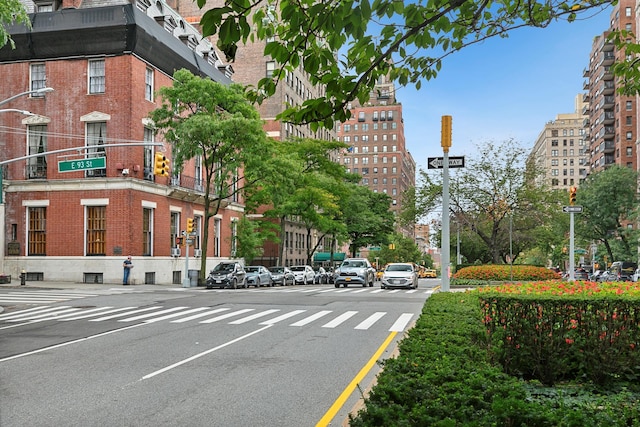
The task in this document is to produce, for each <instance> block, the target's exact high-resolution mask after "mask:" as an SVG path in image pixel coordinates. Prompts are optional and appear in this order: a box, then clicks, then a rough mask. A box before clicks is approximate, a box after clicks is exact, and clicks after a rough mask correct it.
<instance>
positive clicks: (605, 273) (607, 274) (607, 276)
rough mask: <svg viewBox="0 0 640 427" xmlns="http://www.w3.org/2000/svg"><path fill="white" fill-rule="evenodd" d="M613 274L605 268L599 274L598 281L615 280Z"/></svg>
mask: <svg viewBox="0 0 640 427" xmlns="http://www.w3.org/2000/svg"><path fill="white" fill-rule="evenodd" d="M613 281H614V279H613V275H612V274H611V272H610V271H609V270H605V271H603V272H602V274H600V275H599V276H598V282H613Z"/></svg>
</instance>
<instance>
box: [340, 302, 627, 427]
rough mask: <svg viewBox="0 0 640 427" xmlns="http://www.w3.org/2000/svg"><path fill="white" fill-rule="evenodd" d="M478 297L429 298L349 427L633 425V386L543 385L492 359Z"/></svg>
mask: <svg viewBox="0 0 640 427" xmlns="http://www.w3.org/2000/svg"><path fill="white" fill-rule="evenodd" d="M490 347H491V345H490V342H489V339H488V335H487V331H486V328H485V326H484V325H483V318H482V312H481V309H480V300H479V297H478V294H476V293H475V292H472V293H456V292H451V293H439V294H435V295H433V296H431V298H429V300H428V301H427V303H426V304H425V306H424V309H423V313H422V315H421V316H420V318H419V319H418V321H417V323H416V325H415V327H414V328H412V329H411V330H410V331H409V334H408V336H407V337H406V338H404V339H403V340H402V341H401V342H400V344H399V350H400V351H399V355H398V357H397V358H395V359H387V360H386V361H385V362H384V363H383V366H384V370H383V371H382V372H381V373H380V375H379V376H378V382H377V384H376V385H375V386H374V387H373V389H372V390H371V393H370V395H369V396H368V397H367V398H366V399H365V407H364V409H362V410H361V411H359V412H358V414H357V415H355V416H350V417H349V418H350V420H349V421H350V425H351V426H352V427H380V426H385V427H395V426H398V427H400V426H436V427H445V426H447V427H448V426H463V425H464V426H505V427H507V426H509V427H516V426H523V427H524V426H536V427H538V426H540V427H545V426H549V427H551V426H553V427H558V426H560V427H563V426H580V427H592V426H593V427H596V426H598V427H600V426H640V413H639V409H638V408H639V406H640V399H639V396H640V394H638V390H637V389H629V388H627V389H623V388H620V387H617V388H616V387H611V388H610V389H607V390H602V389H598V390H597V391H594V389H592V388H590V387H588V386H586V385H582V384H577V383H574V384H570V385H564V386H563V387H558V386H556V387H546V386H543V385H541V384H540V383H539V382H536V381H533V382H527V381H524V380H522V379H519V378H516V377H514V376H510V375H507V374H506V373H504V372H503V370H502V369H501V367H500V366H499V365H498V364H496V363H494V362H492V359H491V352H490V351H488V349H489V348H490Z"/></svg>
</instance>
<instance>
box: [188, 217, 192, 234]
mask: <svg viewBox="0 0 640 427" xmlns="http://www.w3.org/2000/svg"><path fill="white" fill-rule="evenodd" d="M191 233H193V218H187V234H191Z"/></svg>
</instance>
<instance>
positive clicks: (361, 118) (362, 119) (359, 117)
mask: <svg viewBox="0 0 640 427" xmlns="http://www.w3.org/2000/svg"><path fill="white" fill-rule="evenodd" d="M358 121H359V122H364V111H360V112H359V113H358Z"/></svg>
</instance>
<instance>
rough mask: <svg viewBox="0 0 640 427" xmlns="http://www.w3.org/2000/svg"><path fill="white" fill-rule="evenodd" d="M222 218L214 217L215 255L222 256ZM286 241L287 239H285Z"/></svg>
mask: <svg viewBox="0 0 640 427" xmlns="http://www.w3.org/2000/svg"><path fill="white" fill-rule="evenodd" d="M221 227H222V220H221V219H220V218H214V219H213V233H214V234H213V256H215V257H219V256H220V229H221ZM285 241H286V240H285Z"/></svg>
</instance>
